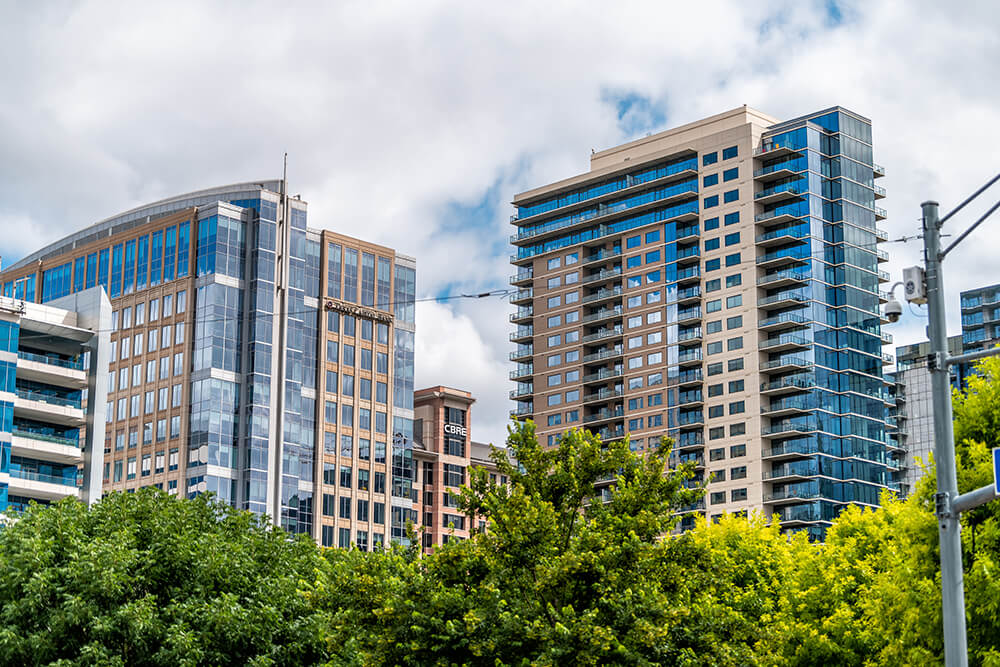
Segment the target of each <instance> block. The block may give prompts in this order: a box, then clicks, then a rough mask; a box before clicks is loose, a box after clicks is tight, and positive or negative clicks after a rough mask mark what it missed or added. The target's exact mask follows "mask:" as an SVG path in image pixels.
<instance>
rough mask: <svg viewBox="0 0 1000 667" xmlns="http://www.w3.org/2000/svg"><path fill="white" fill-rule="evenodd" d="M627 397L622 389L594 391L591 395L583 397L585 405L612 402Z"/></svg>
mask: <svg viewBox="0 0 1000 667" xmlns="http://www.w3.org/2000/svg"><path fill="white" fill-rule="evenodd" d="M624 395H625V390H624V389H623V388H622V387H615V388H613V389H612V388H605V389H601V390H599V391H594V392H591V393H589V394H584V395H583V402H584V403H594V402H597V401H610V400H612V399H614V398H620V397H621V396H624Z"/></svg>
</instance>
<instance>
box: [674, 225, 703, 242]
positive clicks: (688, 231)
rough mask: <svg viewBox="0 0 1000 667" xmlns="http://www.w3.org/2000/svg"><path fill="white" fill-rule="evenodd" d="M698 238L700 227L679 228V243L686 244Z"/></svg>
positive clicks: (687, 226)
mask: <svg viewBox="0 0 1000 667" xmlns="http://www.w3.org/2000/svg"><path fill="white" fill-rule="evenodd" d="M697 238H698V225H686V226H683V227H678V228H677V243H686V242H688V241H694V240H696V239H697Z"/></svg>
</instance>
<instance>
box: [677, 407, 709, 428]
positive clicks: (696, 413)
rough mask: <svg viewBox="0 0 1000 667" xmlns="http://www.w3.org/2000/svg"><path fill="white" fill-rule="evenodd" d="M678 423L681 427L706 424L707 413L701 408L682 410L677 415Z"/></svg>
mask: <svg viewBox="0 0 1000 667" xmlns="http://www.w3.org/2000/svg"><path fill="white" fill-rule="evenodd" d="M677 425H678V426H680V427H681V428H685V427H688V426H704V425H705V414H704V413H703V412H702V411H701V410H692V411H691V412H681V413H679V414H678V415H677Z"/></svg>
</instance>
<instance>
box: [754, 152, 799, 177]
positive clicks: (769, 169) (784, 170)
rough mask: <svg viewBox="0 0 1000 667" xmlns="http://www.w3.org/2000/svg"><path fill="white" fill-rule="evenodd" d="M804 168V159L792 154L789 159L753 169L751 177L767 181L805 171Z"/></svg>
mask: <svg viewBox="0 0 1000 667" xmlns="http://www.w3.org/2000/svg"><path fill="white" fill-rule="evenodd" d="M805 169H806V161H805V160H804V159H801V158H800V157H798V156H794V157H792V158H791V159H788V160H782V161H781V162H776V163H774V164H770V165H768V166H766V167H761V168H760V169H756V170H754V172H753V177H754V179H755V180H757V181H761V182H764V183H768V182H771V181H780V180H782V179H785V178H790V177H792V176H795V175H797V174H799V173H801V172H803V171H805Z"/></svg>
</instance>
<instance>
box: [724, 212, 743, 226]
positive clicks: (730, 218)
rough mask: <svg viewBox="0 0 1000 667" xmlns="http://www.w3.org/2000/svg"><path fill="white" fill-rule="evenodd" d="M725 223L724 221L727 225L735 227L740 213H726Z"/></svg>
mask: <svg viewBox="0 0 1000 667" xmlns="http://www.w3.org/2000/svg"><path fill="white" fill-rule="evenodd" d="M725 221H726V224H727V225H735V224H736V223H738V222H739V221H740V212H739V211H735V212H733V213H727V214H726V217H725Z"/></svg>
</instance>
